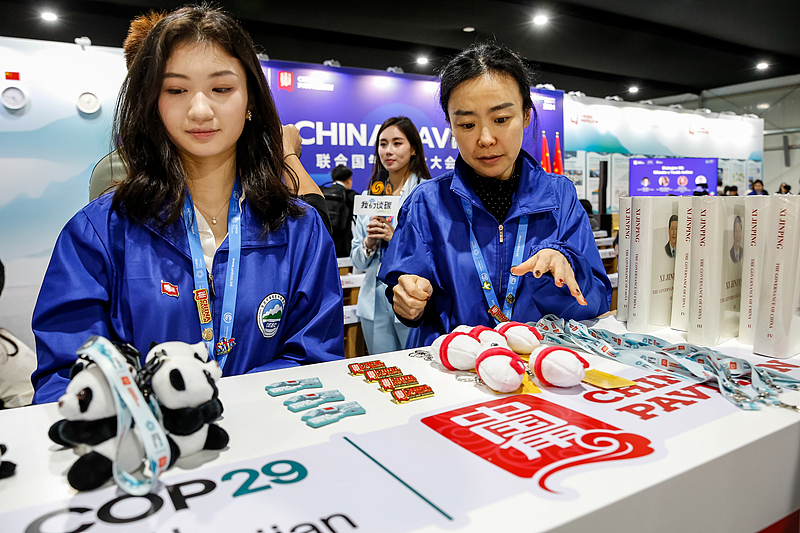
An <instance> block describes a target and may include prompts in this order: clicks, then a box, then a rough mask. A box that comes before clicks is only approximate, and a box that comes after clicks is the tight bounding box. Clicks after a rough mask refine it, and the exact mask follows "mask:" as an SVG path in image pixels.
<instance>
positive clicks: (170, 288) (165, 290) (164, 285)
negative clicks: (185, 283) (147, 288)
mask: <svg viewBox="0 0 800 533" xmlns="http://www.w3.org/2000/svg"><path fill="white" fill-rule="evenodd" d="M161 294H166V295H167V296H174V297H175V298H177V297H178V286H177V285H173V284H172V283H170V282H169V281H164V280H163V279H162V280H161Z"/></svg>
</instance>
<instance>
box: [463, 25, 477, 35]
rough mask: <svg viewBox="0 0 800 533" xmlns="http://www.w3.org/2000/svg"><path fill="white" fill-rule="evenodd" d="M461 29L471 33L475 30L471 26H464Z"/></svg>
mask: <svg viewBox="0 0 800 533" xmlns="http://www.w3.org/2000/svg"><path fill="white" fill-rule="evenodd" d="M461 31H463V32H465V33H472V32H474V31H475V28H473V27H472V26H467V27H466V28H462V29H461Z"/></svg>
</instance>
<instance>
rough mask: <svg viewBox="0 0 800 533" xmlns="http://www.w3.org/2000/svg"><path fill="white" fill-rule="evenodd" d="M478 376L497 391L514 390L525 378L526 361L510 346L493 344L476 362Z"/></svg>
mask: <svg viewBox="0 0 800 533" xmlns="http://www.w3.org/2000/svg"><path fill="white" fill-rule="evenodd" d="M475 368H476V370H477V371H478V377H479V378H481V380H483V382H484V383H486V385H487V386H488V387H489V388H491V389H492V390H495V391H497V392H513V391H515V390H517V389H518V388H519V386H520V385H522V381H523V380H524V379H525V361H523V360H522V359H521V358H520V357H519V356H518V355H517V354H515V353H514V352H512V351H511V350H510V349H508V348H503V347H501V346H492V347H490V348H488V349H485V350H483V352H481V355H480V356H478V360H477V361H476V362H475Z"/></svg>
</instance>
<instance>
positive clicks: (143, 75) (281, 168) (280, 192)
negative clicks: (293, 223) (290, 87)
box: [112, 4, 303, 233]
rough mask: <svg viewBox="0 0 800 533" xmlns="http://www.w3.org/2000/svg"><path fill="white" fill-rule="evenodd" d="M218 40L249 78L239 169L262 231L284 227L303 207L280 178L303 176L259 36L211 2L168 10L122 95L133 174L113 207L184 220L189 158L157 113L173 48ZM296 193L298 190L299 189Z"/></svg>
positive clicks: (120, 130)
mask: <svg viewBox="0 0 800 533" xmlns="http://www.w3.org/2000/svg"><path fill="white" fill-rule="evenodd" d="M201 42H206V43H214V44H216V45H218V46H220V47H221V48H222V49H223V50H224V51H225V52H226V53H228V54H229V55H231V56H232V57H234V58H236V59H238V60H239V61H240V62H241V64H242V67H243V68H244V71H245V73H246V76H247V92H248V106H249V110H250V112H251V113H252V119H251V120H247V121H245V125H244V130H243V131H242V135H241V136H240V137H239V140H238V142H237V144H236V172H237V174H238V176H239V179H240V182H241V184H242V191H243V192H244V194H245V195H246V197H247V201H248V203H249V204H250V206H251V207H252V209H253V211H254V212H255V213H256V215H257V216H258V218H259V220H260V222H261V227H262V233H266V232H268V231H274V230H277V229H278V228H279V227H280V226H281V224H282V223H283V221H284V219H285V218H286V217H287V216H290V217H297V216H300V215H301V214H302V213H303V209H302V208H301V207H300V205H299V204H297V203H296V202H295V199H296V196H295V195H294V194H293V193H292V192H290V190H289V188H288V187H287V186H286V185H285V184H284V183H283V181H282V180H281V176H283V175H286V176H287V177H288V179H289V180H291V181H292V182H294V184H295V185H296V184H297V177H296V176H295V175H294V173H293V172H291V171H290V170H291V169H289V168H288V167H287V166H286V165H285V163H284V159H283V157H284V153H283V133H282V129H281V122H280V119H279V117H278V111H277V109H276V108H275V102H274V101H273V100H272V94H271V93H270V90H269V87H268V86H267V81H266V79H265V78H264V74H263V72H262V71H261V64H260V63H259V61H258V58H257V57H256V51H255V47H254V46H253V41H252V40H251V39H250V36H249V35H248V34H247V32H245V31H244V29H243V28H242V27H241V26H240V25H239V24H238V23H237V22H236V21H235V20H234V19H233V18H232V17H231V16H230V15H228V14H227V13H225V12H223V11H221V10H219V9H217V8H214V7H211V6H209V5H206V4H202V5H196V6H186V7H182V8H180V9H177V10H175V11H173V12H171V13H169V14H168V15H167V16H166V17H164V18H163V19H162V20H160V21H159V22H158V23H157V24H156V25H155V26H154V27H153V29H152V30H151V31H150V33H149V34H148V35H147V38H146V39H145V40H144V42H143V43H142V45H141V49H140V50H139V52H138V53H137V54H136V57H135V58H134V61H133V63H132V64H131V66H130V69H129V70H128V75H127V77H126V78H125V81H124V83H123V86H122V90H121V91H120V94H119V98H118V99H117V110H116V114H115V118H114V137H113V138H114V139H117V151H118V153H119V154H120V157H121V158H122V160H123V162H124V163H125V166H126V167H127V169H128V176H127V177H126V178H125V180H124V181H123V182H122V183H121V184H120V185H119V187H118V188H117V190H116V192H115V193H114V200H113V203H112V208H113V209H115V210H118V211H120V212H123V213H124V214H125V215H126V216H128V217H130V218H131V219H132V220H134V221H136V222H138V223H144V222H146V221H148V220H155V221H156V222H157V223H158V224H159V225H162V226H168V225H170V224H172V223H174V222H175V221H176V220H178V218H179V217H180V213H181V209H182V207H183V202H184V196H185V195H186V181H185V172H184V167H183V163H182V161H181V158H180V155H179V153H178V150H177V148H176V147H175V146H174V145H173V144H172V142H171V141H170V139H169V137H168V135H167V131H166V128H165V127H164V124H163V123H162V121H161V118H160V115H159V112H158V97H159V93H160V91H161V83H162V81H163V77H164V69H165V67H166V63H167V60H168V59H169V56H170V53H171V52H172V51H173V50H174V49H175V48H176V46H178V45H180V44H184V43H201ZM295 190H296V187H295Z"/></svg>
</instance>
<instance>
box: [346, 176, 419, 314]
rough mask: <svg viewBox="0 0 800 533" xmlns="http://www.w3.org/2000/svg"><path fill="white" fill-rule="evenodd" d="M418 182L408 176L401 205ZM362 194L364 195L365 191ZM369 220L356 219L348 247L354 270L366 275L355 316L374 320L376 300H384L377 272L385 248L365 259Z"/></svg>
mask: <svg viewBox="0 0 800 533" xmlns="http://www.w3.org/2000/svg"><path fill="white" fill-rule="evenodd" d="M419 182H420V179H419V178H418V177H417V175H416V174H411V176H409V178H408V180H406V184H405V185H404V186H403V190H402V191H400V204H401V205H402V204H403V202H405V200H406V198H408V195H409V194H410V193H411V191H412V190H413V189H414V188H415V187H416V186H417V185H419ZM362 194H366V191H364V193H362ZM370 218H372V217H370V216H368V215H359V216H358V217H356V227H355V229H354V230H353V242H352V244H351V247H350V259H351V260H352V261H353V267H354V268H355V269H357V270H364V271H365V273H366V275H365V276H364V282H363V284H362V285H361V290H360V291H359V293H358V306H357V307H356V314H357V315H358V316H359V318H363V319H366V320H375V308H376V298H382V299H384V300H385V299H386V295H385V291H386V285H385V284H384V283H383V282H382V281H380V280H379V279H378V270H380V268H381V261H382V259H383V256H384V254H385V253H386V247H385V246H381V245H379V246H378V248H377V249H376V250H375V252H374V253H373V254H372V255H371V256H370V257H367V254H366V253H365V251H364V247H363V246H362V244H361V243H362V242H363V241H364V238H366V236H367V224H369V221H370ZM392 227H395V228H396V227H397V217H394V219H393V220H392ZM379 309H380V308H379ZM379 312H380V311H379ZM392 314H394V313H392ZM394 320H395V322H397V323H398V324H399V323H400V322H399V321H398V320H397V318H394Z"/></svg>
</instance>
